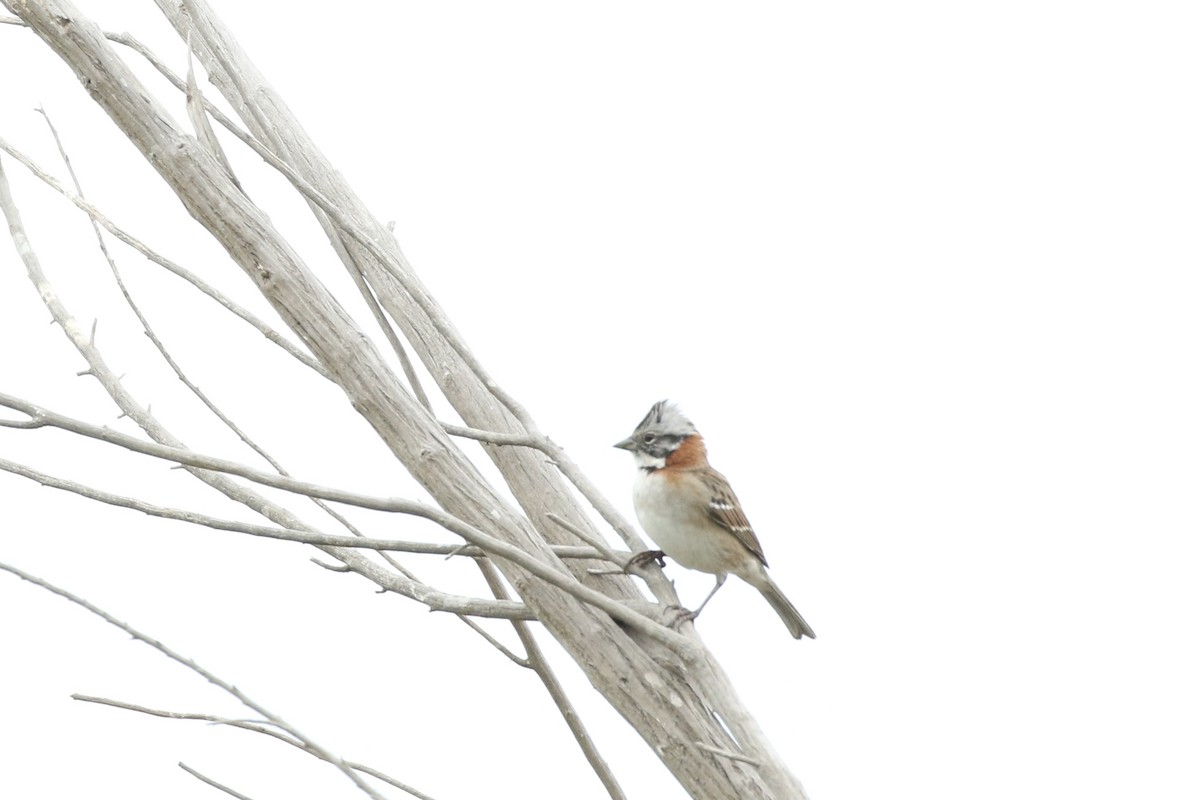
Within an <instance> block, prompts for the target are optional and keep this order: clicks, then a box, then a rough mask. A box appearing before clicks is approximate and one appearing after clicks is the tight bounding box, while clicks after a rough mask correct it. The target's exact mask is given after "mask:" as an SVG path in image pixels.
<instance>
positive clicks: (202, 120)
mask: <svg viewBox="0 0 1200 800" xmlns="http://www.w3.org/2000/svg"><path fill="white" fill-rule="evenodd" d="M197 98H200V99H203V94H201V92H200V89H199V87H198V86H196V82H195V75H194V73H193V71H192V59H191V51H190V50H189V51H188V81H187V105H188V112H189V116H191V117H192V118H193V120H192V121H193V125H195V126H196V127H197V129H198V131H199V130H200V129H203V130H204V131H206V132H207V137H208V140H209V143H208V146H209V148H210V149H212V150H213V151H214V153H215V154H216V155H217V156H219V160H220V161H221V162H222V164H224V166H225V169H226V171H227V172H228V173H229V175H230V178H231V179H232V180H233V182H234V184H235V185H237V186H238V187H239V188H241V184H240V183H238V180H237V178H236V177H234V174H233V167H232V166H231V165H230V164H229V162H228V160H227V159H226V158H225V153H224V151H223V150H221V148H220V143H219V142H218V141H217V140H216V134H214V133H213V131H212V128H211V127H208V126H207V117H205V116H204V115H203V111H202V107H201V106H200V105H198V104H197V102H196V100H197ZM38 112H39V113H40V114H41V115H42V117H43V118H44V119H45V120H46V125H47V126H49V128H50V133H51V135H52V136H53V137H54V142H55V144H56V145H57V146H58V152H59V155H60V156H62V160H63V163H64V164H65V166H66V168H67V172H68V174H69V175H70V176H71V182H72V183H73V184H74V185H75V192H76V194H77V195H78V197H79V198H80V199H81V200H83V199H85V195H84V192H83V185H82V184H81V183H80V182H79V177H78V176H77V175H76V174H75V168H74V167H73V166H72V165H71V158H70V156H69V155H68V154H67V150H66V147H65V146H64V145H63V142H62V139H61V138H60V137H59V135H58V130H57V128H55V126H54V122H53V121H52V120H51V119H50V115H49V114H47V113H46V111H45V109H42V108H39V109H38ZM243 191H244V190H243ZM90 220H91V225H92V231H93V232H94V233H95V234H96V242H97V244H98V245H99V248H100V253H101V254H102V255H103V256H104V259H105V261H107V262H108V266H109V270H110V271H111V272H112V275H113V279H114V280H115V281H116V283H117V288H118V289H119V290H120V291H121V296H122V297H124V298H125V303H126V305H128V306H129V309H130V310H131V311H132V312H133V314H134V316H135V317H137V320H138V322H139V323H141V326H142V330H143V331H144V332H145V334H146V336H147V337H148V338H149V339H150V342H151V343H152V344H153V345H154V347H155V349H157V350H158V353H159V355H160V356H161V357H162V359H163V361H165V362H166V364H167V366H169V367H170V368H171V370H172V371H173V372H174V373H175V376H176V377H177V378H178V379H179V381H180V382H181V383H183V385H184V386H186V387H187V388H188V390H189V391H190V392H191V393H192V394H193V395H194V396H195V397H196V398H197V399H199V400H200V402H201V403H203V404H204V406H205V408H207V409H208V410H209V411H210V412H211V413H212V414H213V416H215V417H216V418H217V419H218V420H219V421H220V422H221V423H222V424H223V425H224V426H225V427H226V428H228V429H229V430H230V431H232V432H233V433H234V435H235V436H237V437H238V439H240V440H241V441H242V443H243V444H245V445H246V446H247V447H249V448H250V449H251V450H253V451H254V452H255V453H256V454H258V456H259V457H260V458H262V459H263V460H264V461H266V462H267V463H268V464H270V465H271V467H273V468H274V469H275V471H276V472H278V473H279V474H280V475H289V474H290V473H288V471H287V470H286V469H284V467H283V465H282V464H281V463H279V462H278V461H277V460H275V459H274V458H273V457H272V456H271V454H270V453H268V452H267V451H266V450H265V449H263V448H262V447H260V446H259V445H258V443H257V442H255V441H254V440H253V439H251V438H250V436H249V435H247V434H246V432H245V431H243V430H242V428H241V427H240V426H239V425H238V424H237V423H235V422H234V421H233V419H232V418H230V417H229V415H228V414H226V413H225V412H224V411H222V410H221V409H220V407H218V406H217V404H216V403H214V402H213V401H212V400H211V399H210V398H209V397H208V395H207V394H206V393H205V392H204V391H203V390H201V389H200V387H199V386H197V385H196V384H195V383H193V382H192V380H191V379H190V378H188V376H187V374H186V373H184V371H183V368H182V367H181V366H180V365H179V364H178V362H176V361H175V359H174V357H173V356H172V355H171V354H170V353H169V352H168V351H167V348H166V345H164V344H163V342H162V340H161V339H159V338H158V335H157V334H156V333H155V332H154V328H153V327H152V326H151V325H150V320H149V319H147V318H146V315H145V314H144V313H142V310H141V308H140V307H139V306H138V304H137V303H136V302H135V301H134V299H133V295H132V294H131V293H130V291H129V287H128V286H127V285H126V283H125V279H124V278H123V277H122V276H121V271H120V270H119V269H118V268H117V263H116V261H115V260H114V259H113V257H112V255H111V254H110V253H109V250H108V246H107V244H106V243H105V241H104V235H103V234H102V233H101V232H100V225H99V223H98V222H97V221H96V219H95V218H94V217H91V218H90ZM92 339H93V343H94V339H95V327H94V326H93V332H92ZM309 499H310V500H311V501H312V502H313V503H314V504H315V505H316V506H317V507H318V508H320V509H321V510H322V511H324V512H325V513H326V514H328V515H329V516H330V517H332V518H333V519H335V520H337V522H339V523H340V524H341V525H342V526H343V527H344V528H345V529H346V530H348V531H350V533H352V534H353V535H355V536H362V535H363V534H362V533H361V532H359V530H358V529H357V528H356V527H355V526H354V525H353V524H352V523H351V522H350V520H349V519H347V518H346V516H345V515H343V514H341V513H339V512H338V511H337V510H336V509H334V508H333V507H332V506H330V505H329V504H328V503H326V502H325V501H324V500H321V499H319V498H316V497H312V498H309ZM380 555H381V556H382V558H383V559H384V560H385V561H387V562H388V564H390V565H391V566H392V567H393V568H394V569H395V570H396V571H397V572H400V573H401V574H403V575H404V576H405V577H406V578H408V579H409V580H413V581H416V580H417V578H416V576H414V575H413V574H412V573H411V572H409V571H408V570H407V569H405V568H404V567H403V566H401V565H400V563H399V562H398V561H396V560H395V559H394V558H393V557H391V556H389V555H387V554H386V553H380Z"/></svg>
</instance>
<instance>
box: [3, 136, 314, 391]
mask: <svg viewBox="0 0 1200 800" xmlns="http://www.w3.org/2000/svg"><path fill="white" fill-rule="evenodd" d="M0 150H3V151H4V152H6V153H8V154H9V155H10V156H12V157H13V158H14V159H16V160H17V162H19V163H20V164H21V165H22V166H23V167H25V169H27V170H29V172H30V173H32V174H33V176H34V177H36V178H37V179H38V180H40V181H41V182H42V183H44V184H46V185H47V186H49V187H50V188H51V189H53V190H54V191H56V192H58V193H59V194H61V195H62V196H63V197H65V198H66V199H67V200H69V201H70V202H71V203H73V204H74V205H75V206H76V207H77V208H78V209H79V210H80V211H82V212H83V213H85V214H87V215H88V217H90V218H91V219H92V220H93V221H94V222H97V223H99V224H100V225H101V227H103V228H104V229H105V230H106V231H108V232H109V233H111V234H112V235H113V236H115V237H116V238H117V239H118V240H120V241H122V242H124V243H125V244H127V245H128V246H130V247H132V248H133V249H134V250H136V251H137V252H139V253H141V254H142V256H144V257H145V258H146V259H147V260H149V261H151V262H153V263H155V264H157V265H159V266H160V267H162V268H163V269H165V270H167V271H168V272H170V273H171V274H173V275H175V276H177V277H180V278H182V279H183V280H185V281H187V282H188V283H190V284H191V285H192V286H194V287H195V288H197V289H199V290H200V291H201V292H202V293H203V294H204V295H206V296H207V297H209V298H211V299H212V300H215V301H216V302H217V303H219V304H220V305H221V306H222V307H223V308H224V309H225V310H227V311H229V312H230V313H232V314H234V315H235V316H236V317H238V318H239V319H241V320H242V321H243V322H246V323H247V324H249V325H250V326H251V327H253V328H254V329H255V330H257V331H258V332H259V333H261V334H262V335H263V337H265V338H266V339H267V341H269V342H271V343H272V344H275V345H278V346H279V347H281V348H282V349H283V350H284V351H285V352H287V353H288V355H290V356H292V357H293V358H295V359H296V360H297V361H299V362H300V363H302V364H304V365H305V366H306V367H309V368H310V369H312V370H313V371H315V372H317V373H318V374H320V375H321V376H322V377H324V378H326V379H328V378H329V373H328V371H327V370H326V369H325V368H324V367H323V366H321V364H319V363H318V362H317V360H316V359H314V358H313V357H312V356H311V355H309V354H308V353H305V352H304V351H302V350H300V348H298V347H297V346H296V345H294V344H293V343H292V342H291V340H290V339H288V338H287V337H285V336H284V335H283V334H281V333H280V332H279V331H277V330H275V329H274V328H272V327H271V326H270V325H268V324H267V323H265V322H263V321H262V320H261V319H259V318H258V317H257V316H255V315H254V314H253V313H251V312H250V311H248V310H247V309H245V308H243V307H242V306H240V305H238V304H237V303H236V302H234V301H233V300H231V299H230V298H229V297H227V296H226V295H225V294H223V293H222V292H220V291H218V290H217V289H215V288H213V287H212V286H210V285H209V284H208V283H206V282H205V281H204V280H202V279H201V278H199V277H198V276H197V275H196V274H195V273H193V272H191V271H190V270H188V269H186V268H184V267H182V266H180V265H179V264H177V263H175V262H174V261H172V260H170V259H169V258H166V257H165V256H162V255H160V254H159V253H158V252H156V251H155V250H152V249H151V248H150V247H149V246H148V245H146V244H145V243H143V242H142V241H141V240H140V239H138V238H137V237H135V236H133V235H132V234H130V233H128V232H126V231H125V230H124V229H123V228H121V227H119V226H118V225H116V224H115V223H114V222H113V221H112V220H110V219H109V218H108V216H107V215H105V214H104V213H103V212H101V211H100V210H99V209H98V208H96V207H95V206H93V205H92V204H91V203H89V202H87V201H86V200H84V199H83V198H81V197H79V196H78V195H77V194H75V193H74V192H72V191H70V190H68V189H67V188H66V187H65V186H63V185H62V183H61V182H59V181H58V180H57V179H56V178H54V176H52V175H50V174H49V173H48V172H46V171H45V170H43V169H42V168H41V167H39V166H38V165H37V164H36V163H35V162H34V161H33V159H31V158H29V157H28V156H26V155H25V154H24V153H22V152H21V151H20V150H18V149H16V148H15V147H13V146H12V145H10V144H9V143H8V142H6V141H5V140H4V139H3V137H0Z"/></svg>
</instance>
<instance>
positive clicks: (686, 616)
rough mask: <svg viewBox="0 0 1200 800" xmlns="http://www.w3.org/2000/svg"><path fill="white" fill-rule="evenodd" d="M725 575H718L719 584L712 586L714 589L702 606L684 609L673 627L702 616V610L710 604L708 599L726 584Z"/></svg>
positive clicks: (672, 624)
mask: <svg viewBox="0 0 1200 800" xmlns="http://www.w3.org/2000/svg"><path fill="white" fill-rule="evenodd" d="M725 577H726V576H725V575H718V576H717V585H716V586H714V587H713V588H712V591H711V592H709V593H708V597H706V598H704V602H703V603H701V604H700V607H699V608H697V609H696V610H695V611H684V612H683V613H682V614H680V615H679V618H678V619H677V620H675V621H674V622H673V623H671V627H673V628H678V627H679V626H680V625H682V624H683V623H685V622H688V621H691V620H694V619H696V617H698V616H700V612H701V611H703V610H704V607H705V606H706V605H708V601H709V600H712V598H713V595H714V594H716V593H717V589H720V588H721V587H722V586H724V585H725Z"/></svg>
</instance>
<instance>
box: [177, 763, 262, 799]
mask: <svg viewBox="0 0 1200 800" xmlns="http://www.w3.org/2000/svg"><path fill="white" fill-rule="evenodd" d="M179 768H180V769H182V770H183V771H184V772H186V773H187V774H189V775H191V776H192V777H193V778H197V779H199V780H201V781H203V782H204V783H207V784H208V785H209V786H211V787H213V788H214V789H220V790H221V791H222V792H224V793H225V794H227V795H230V796H231V797H236V798H237V799H238V800H253V798H251V797H249V796H247V795H244V794H242V793H241V792H238V791H235V790H233V789H230V788H229V787H228V786H226V785H224V784H222V783H217V782H216V781H214V780H213V779H212V778H210V777H208V776H207V775H203V774H201V773H199V772H197V771H196V770H194V769H192V768H191V767H189V766H188V765H187V764H185V763H183V762H182V761H180V762H179Z"/></svg>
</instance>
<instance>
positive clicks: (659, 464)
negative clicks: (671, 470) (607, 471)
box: [633, 450, 667, 470]
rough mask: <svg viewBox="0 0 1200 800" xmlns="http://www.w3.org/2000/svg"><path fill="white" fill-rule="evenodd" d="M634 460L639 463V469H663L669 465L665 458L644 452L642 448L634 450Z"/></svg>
mask: <svg viewBox="0 0 1200 800" xmlns="http://www.w3.org/2000/svg"><path fill="white" fill-rule="evenodd" d="M633 462H634V463H635V464H637V467H638V469H644V470H652V469H662V468H663V467H665V466H666V465H667V460H666V459H665V458H659V457H657V456H652V455H650V454H649V453H643V452H642V451H641V450H634V451H633Z"/></svg>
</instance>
